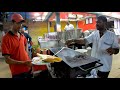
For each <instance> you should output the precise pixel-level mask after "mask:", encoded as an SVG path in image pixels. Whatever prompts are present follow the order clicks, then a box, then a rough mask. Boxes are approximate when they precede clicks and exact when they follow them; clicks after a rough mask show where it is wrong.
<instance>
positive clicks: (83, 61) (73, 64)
mask: <svg viewBox="0 0 120 90" xmlns="http://www.w3.org/2000/svg"><path fill="white" fill-rule="evenodd" d="M61 49H62V50H61ZM59 50H61V51H60V52H59V53H58V54H56V53H57V52H58V51H59ZM50 51H51V52H53V53H54V54H56V56H58V57H60V58H62V60H63V61H64V62H65V63H66V64H67V65H69V66H70V67H71V68H74V67H80V66H82V65H87V64H90V63H93V62H99V60H98V59H96V58H94V57H91V56H88V55H86V56H85V57H86V59H81V60H77V61H75V62H70V61H69V59H67V58H66V56H67V57H69V58H73V57H74V56H76V55H83V54H82V53H80V52H77V51H75V50H73V49H70V48H67V47H56V48H50Z"/></svg>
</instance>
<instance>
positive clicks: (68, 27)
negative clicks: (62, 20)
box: [64, 21, 74, 31]
mask: <svg viewBox="0 0 120 90" xmlns="http://www.w3.org/2000/svg"><path fill="white" fill-rule="evenodd" d="M64 30H66V31H68V30H74V26H73V24H70V22H69V21H67V22H66V26H65V28H64Z"/></svg>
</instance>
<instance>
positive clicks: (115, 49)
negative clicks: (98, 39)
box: [106, 47, 119, 55]
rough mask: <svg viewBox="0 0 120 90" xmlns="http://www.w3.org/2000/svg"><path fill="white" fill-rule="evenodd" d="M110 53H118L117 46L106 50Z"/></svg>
mask: <svg viewBox="0 0 120 90" xmlns="http://www.w3.org/2000/svg"><path fill="white" fill-rule="evenodd" d="M106 51H107V52H108V53H109V54H110V55H113V54H118V53H119V49H118V48H111V47H110V48H108V49H107V50H106Z"/></svg>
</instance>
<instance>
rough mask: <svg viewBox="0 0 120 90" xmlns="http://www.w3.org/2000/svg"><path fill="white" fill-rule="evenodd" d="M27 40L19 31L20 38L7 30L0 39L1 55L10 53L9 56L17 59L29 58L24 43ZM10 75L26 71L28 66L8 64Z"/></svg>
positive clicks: (24, 59) (25, 59)
mask: <svg viewBox="0 0 120 90" xmlns="http://www.w3.org/2000/svg"><path fill="white" fill-rule="evenodd" d="M26 43H27V40H26V38H25V36H24V35H23V34H21V33H20V38H18V36H17V35H15V34H13V33H12V32H11V31H9V32H8V33H7V34H6V35H5V36H4V37H3V40H2V45H1V47H2V55H3V56H4V55H10V58H12V59H14V60H17V61H27V60H30V58H29V56H28V54H27V52H26V50H25V45H26ZM9 67H10V70H11V73H12V75H17V74H20V73H24V72H28V71H29V70H30V68H29V67H28V66H26V65H18V64H9Z"/></svg>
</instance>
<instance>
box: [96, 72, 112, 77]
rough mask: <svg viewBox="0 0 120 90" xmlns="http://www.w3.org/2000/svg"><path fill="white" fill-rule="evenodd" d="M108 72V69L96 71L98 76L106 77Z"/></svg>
mask: <svg viewBox="0 0 120 90" xmlns="http://www.w3.org/2000/svg"><path fill="white" fill-rule="evenodd" d="M109 73H110V71H109V72H101V71H98V73H97V75H98V77H100V78H108V76H109Z"/></svg>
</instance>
